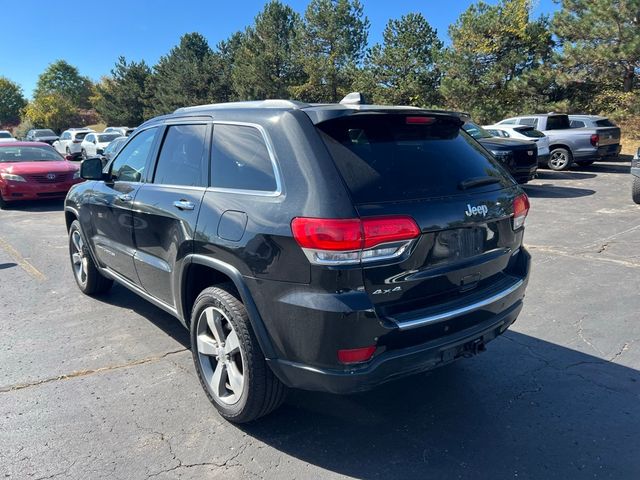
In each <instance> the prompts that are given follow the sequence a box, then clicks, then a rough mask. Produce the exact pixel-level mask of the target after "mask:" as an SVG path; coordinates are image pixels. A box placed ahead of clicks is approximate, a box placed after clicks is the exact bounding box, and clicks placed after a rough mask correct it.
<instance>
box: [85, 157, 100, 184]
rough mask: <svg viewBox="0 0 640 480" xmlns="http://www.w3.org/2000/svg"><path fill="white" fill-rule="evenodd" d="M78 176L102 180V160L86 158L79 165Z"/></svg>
mask: <svg viewBox="0 0 640 480" xmlns="http://www.w3.org/2000/svg"><path fill="white" fill-rule="evenodd" d="M80 176H81V177H82V178H84V179H85V180H104V175H103V174H102V161H101V160H100V159H99V158H97V157H94V158H87V159H86V160H85V161H84V162H82V165H80Z"/></svg>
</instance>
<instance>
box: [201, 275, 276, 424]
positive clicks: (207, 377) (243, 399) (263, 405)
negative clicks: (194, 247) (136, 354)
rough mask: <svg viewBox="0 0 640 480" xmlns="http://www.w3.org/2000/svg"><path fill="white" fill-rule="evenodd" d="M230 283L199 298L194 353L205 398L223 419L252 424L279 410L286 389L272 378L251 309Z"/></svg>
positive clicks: (214, 288)
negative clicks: (235, 292) (250, 315)
mask: <svg viewBox="0 0 640 480" xmlns="http://www.w3.org/2000/svg"><path fill="white" fill-rule="evenodd" d="M232 292H233V288H232V287H231V286H230V285H221V286H220V287H209V288H206V289H205V290H203V291H202V293H200V295H198V298H197V299H196V301H195V304H194V307H193V312H192V315H191V352H192V354H193V361H194V363H195V367H196V372H197V374H198V378H199V379H200V383H201V385H202V387H203V388H204V390H205V392H206V394H207V397H209V400H210V401H211V403H213V405H214V406H215V407H216V409H217V410H218V412H219V413H220V415H221V416H222V417H224V418H225V419H227V420H229V421H230V422H234V423H246V422H251V421H252V420H255V419H257V418H260V417H262V416H264V415H267V414H268V413H270V412H272V411H273V410H275V409H276V408H278V407H279V406H280V405H281V404H282V402H283V401H284V399H285V397H286V392H287V389H286V387H285V386H284V385H283V384H282V383H281V382H280V380H278V378H277V377H276V376H275V375H274V374H273V372H272V371H271V369H270V368H269V366H268V365H267V362H266V360H265V358H264V355H263V353H262V350H261V349H260V345H259V344H258V339H257V338H256V336H255V333H254V332H253V329H252V327H251V323H250V321H249V316H248V314H247V310H246V308H245V307H244V305H243V304H242V302H240V300H239V299H238V298H237V296H236V294H234V293H232Z"/></svg>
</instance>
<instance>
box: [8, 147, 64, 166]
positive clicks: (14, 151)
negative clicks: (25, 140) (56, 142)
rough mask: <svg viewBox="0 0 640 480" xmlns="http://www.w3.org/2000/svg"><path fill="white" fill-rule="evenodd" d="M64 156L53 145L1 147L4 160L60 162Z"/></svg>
mask: <svg viewBox="0 0 640 480" xmlns="http://www.w3.org/2000/svg"><path fill="white" fill-rule="evenodd" d="M60 160H62V157H61V156H60V154H59V153H58V152H56V151H55V150H54V149H53V148H51V147H22V146H18V147H0V163H3V162H53V161H57V162H59V161H60Z"/></svg>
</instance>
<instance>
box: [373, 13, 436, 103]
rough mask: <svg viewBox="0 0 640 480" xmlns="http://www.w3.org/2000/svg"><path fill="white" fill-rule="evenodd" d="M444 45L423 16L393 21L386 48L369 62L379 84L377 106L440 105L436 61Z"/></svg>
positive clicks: (378, 48)
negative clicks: (387, 104)
mask: <svg viewBox="0 0 640 480" xmlns="http://www.w3.org/2000/svg"><path fill="white" fill-rule="evenodd" d="M441 49H442V42H441V41H440V40H439V39H438V35H437V32H436V31H435V30H434V29H433V28H431V25H429V23H428V22H427V20H426V19H425V18H424V17H423V16H422V14H420V13H410V14H408V15H405V16H403V17H401V18H400V19H399V20H389V22H388V23H387V26H386V28H385V29H384V33H383V44H382V45H380V44H377V45H374V46H373V47H372V49H371V51H370V53H369V55H368V58H367V62H366V63H367V68H368V69H371V73H372V75H373V79H374V82H375V83H376V87H377V88H375V92H374V99H375V101H376V103H389V104H395V105H419V106H433V105H436V104H437V103H438V102H439V94H438V87H439V85H440V71H439V69H438V68H437V66H436V59H437V58H438V56H439V55H440V51H441Z"/></svg>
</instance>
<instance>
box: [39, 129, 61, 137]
mask: <svg viewBox="0 0 640 480" xmlns="http://www.w3.org/2000/svg"><path fill="white" fill-rule="evenodd" d="M35 136H36V137H55V136H56V134H55V132H54V131H53V130H36V132H35Z"/></svg>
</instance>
